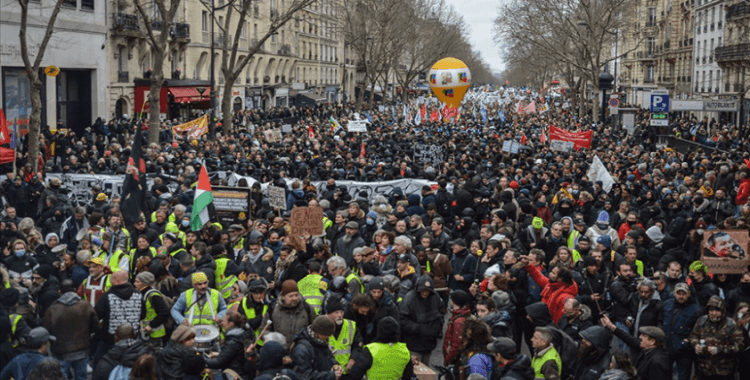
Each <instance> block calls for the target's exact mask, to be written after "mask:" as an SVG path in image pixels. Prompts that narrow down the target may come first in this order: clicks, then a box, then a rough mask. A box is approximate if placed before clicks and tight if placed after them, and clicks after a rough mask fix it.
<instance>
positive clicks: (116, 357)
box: [91, 340, 163, 380]
mask: <svg viewBox="0 0 750 380" xmlns="http://www.w3.org/2000/svg"><path fill="white" fill-rule="evenodd" d="M147 351H148V346H146V345H145V344H144V343H143V342H142V341H140V340H121V341H119V342H117V343H116V344H115V345H114V346H113V347H112V348H110V349H109V351H107V353H106V354H105V355H104V356H103V357H102V359H101V360H99V362H98V363H97V364H96V368H95V369H94V372H93V374H92V375H91V380H107V379H109V374H110V372H112V370H113V369H114V368H115V367H117V366H118V365H122V366H123V367H128V368H132V367H133V364H135V361H136V360H137V359H138V358H139V357H140V356H141V355H144V354H146V353H147ZM158 367H159V366H157V368H158ZM162 379H163V377H162Z"/></svg>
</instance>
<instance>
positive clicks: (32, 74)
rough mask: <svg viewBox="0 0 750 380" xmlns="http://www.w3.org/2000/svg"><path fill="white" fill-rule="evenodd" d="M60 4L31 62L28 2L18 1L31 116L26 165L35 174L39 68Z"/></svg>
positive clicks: (37, 153) (19, 33) (40, 95)
mask: <svg viewBox="0 0 750 380" xmlns="http://www.w3.org/2000/svg"><path fill="white" fill-rule="evenodd" d="M62 3H63V0H57V2H56V3H55V6H54V8H53V9H52V14H51V15H50V17H49V20H48V21H47V30H46V31H45V32H44V38H43V39H42V43H41V44H40V45H39V51H38V52H37V53H36V57H34V58H33V60H34V61H33V62H32V61H31V60H32V57H30V56H29V44H28V37H27V36H26V29H27V27H28V20H29V0H18V4H19V5H21V28H20V29H19V31H18V37H19V38H20V40H21V59H22V60H23V66H24V69H25V70H26V74H27V75H28V76H29V92H30V96H31V115H30V117H29V132H28V136H27V137H28V140H27V141H28V143H29V150H28V163H30V164H31V165H32V167H33V168H34V171H35V172H36V170H37V160H38V158H37V156H38V155H39V125H40V124H41V122H42V79H41V78H40V77H39V66H40V65H41V63H42V59H43V58H44V53H45V52H46V51H47V45H48V44H49V40H50V38H52V32H53V30H54V26H55V21H56V20H57V15H58V13H60V7H62Z"/></svg>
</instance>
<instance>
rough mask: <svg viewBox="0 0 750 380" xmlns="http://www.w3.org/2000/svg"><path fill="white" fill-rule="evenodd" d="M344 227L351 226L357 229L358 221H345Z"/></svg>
mask: <svg viewBox="0 0 750 380" xmlns="http://www.w3.org/2000/svg"><path fill="white" fill-rule="evenodd" d="M346 228H353V229H355V230H358V229H359V223H357V222H354V221H351V222H348V223H346Z"/></svg>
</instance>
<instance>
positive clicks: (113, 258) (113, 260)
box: [107, 249, 130, 273]
mask: <svg viewBox="0 0 750 380" xmlns="http://www.w3.org/2000/svg"><path fill="white" fill-rule="evenodd" d="M123 254H125V253H124V252H123V251H122V250H121V249H118V250H116V251H115V252H114V253H113V254H112V255H110V256H109V262H108V263H107V264H108V265H109V269H112V273H116V272H119V271H120V270H121V268H120V259H122V255H123ZM125 256H127V257H130V255H127V254H125Z"/></svg>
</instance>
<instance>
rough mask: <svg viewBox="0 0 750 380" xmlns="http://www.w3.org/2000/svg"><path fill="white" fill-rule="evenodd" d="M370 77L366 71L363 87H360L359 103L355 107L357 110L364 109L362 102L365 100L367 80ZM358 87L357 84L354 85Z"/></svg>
mask: <svg viewBox="0 0 750 380" xmlns="http://www.w3.org/2000/svg"><path fill="white" fill-rule="evenodd" d="M368 79H369V76H368V75H367V72H365V79H364V82H363V83H362V88H360V89H359V95H357V105H356V106H355V107H354V109H355V110H357V111H359V110H361V109H362V103H364V101H365V91H366V90H367V81H368ZM354 88H355V89H356V88H357V86H354Z"/></svg>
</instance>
